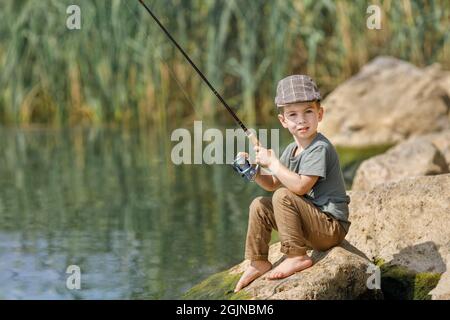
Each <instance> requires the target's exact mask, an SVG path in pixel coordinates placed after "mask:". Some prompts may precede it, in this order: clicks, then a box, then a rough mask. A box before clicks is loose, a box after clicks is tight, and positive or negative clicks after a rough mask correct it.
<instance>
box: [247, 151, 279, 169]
mask: <svg viewBox="0 0 450 320" xmlns="http://www.w3.org/2000/svg"><path fill="white" fill-rule="evenodd" d="M253 150H255V152H256V157H255V162H256V163H257V164H259V165H261V166H263V167H266V168H269V169H271V168H273V167H276V166H277V163H278V158H277V156H276V155H275V151H273V150H272V149H266V148H263V147H261V146H255V147H254V148H253Z"/></svg>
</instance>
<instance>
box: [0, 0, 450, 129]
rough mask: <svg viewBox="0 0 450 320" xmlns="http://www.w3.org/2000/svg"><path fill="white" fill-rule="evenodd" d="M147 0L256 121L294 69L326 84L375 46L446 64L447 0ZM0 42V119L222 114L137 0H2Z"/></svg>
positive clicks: (120, 120) (129, 120) (122, 119)
mask: <svg viewBox="0 0 450 320" xmlns="http://www.w3.org/2000/svg"><path fill="white" fill-rule="evenodd" d="M147 3H148V4H149V5H150V7H151V8H152V9H153V10H154V12H155V13H156V15H157V16H158V17H159V18H160V19H161V20H162V22H163V24H165V26H166V27H167V29H169V30H170V32H171V33H172V34H173V36H174V37H175V38H176V39H177V40H178V41H179V43H180V45H181V46H182V47H183V48H185V51H187V52H188V54H189V55H190V56H191V58H192V60H193V61H194V62H195V63H196V64H197V65H198V66H199V67H200V69H201V70H203V71H204V73H205V75H206V76H207V77H208V79H209V80H210V82H211V83H212V84H213V85H214V86H215V87H216V89H217V90H218V91H219V92H220V93H222V95H223V96H224V97H225V98H226V100H227V101H228V102H229V103H230V104H231V105H232V106H233V107H234V108H235V109H236V110H237V111H238V113H239V115H240V116H242V117H243V119H244V121H248V122H249V123H252V124H253V123H255V122H259V121H262V120H266V119H267V118H268V117H269V116H270V115H271V114H272V113H273V102H272V101H273V96H274V91H275V86H276V83H277V81H278V80H279V79H281V78H282V77H284V76H286V75H288V74H292V73H295V72H301V73H308V74H310V75H311V76H312V77H313V78H315V79H316V80H317V82H318V84H319V86H320V87H321V89H322V91H323V92H324V93H327V92H329V91H331V90H332V89H333V88H335V87H336V86H337V85H338V84H339V83H341V82H342V81H344V80H345V79H347V78H348V77H350V76H351V75H352V74H354V73H355V72H357V71H358V70H359V68H360V67H361V66H362V65H363V64H365V63H366V62H367V61H369V60H370V59H372V58H373V57H375V56H377V55H380V54H384V55H386V54H387V55H393V56H396V57H399V58H402V59H405V60H408V61H411V62H413V63H414V64H417V65H419V66H424V65H428V64H431V63H434V62H439V63H441V64H442V65H443V66H444V67H445V68H450V31H449V30H450V23H449V21H450V2H448V1H446V0H434V1H424V0H411V1H408V0H403V1H391V0H386V1H365V0H356V1H344V0H337V1H330V0H315V1H314V0H303V1H300V0H297V1H294V0H292V1H283V0H272V1H265V0H245V1H237V0H229V1H225V0H192V1H181V0H167V1H162V0H148V1H147ZM70 4H77V5H79V6H80V8H81V19H82V29H81V30H74V31H70V30H68V29H67V28H66V19H67V17H68V15H67V14H66V8H67V7H68V6H69V5H70ZM370 4H378V5H379V6H380V7H381V9H382V30H369V29H367V28H366V19H367V17H368V15H367V14H366V9H367V7H368V5H370ZM0 39H1V41H0V69H1V77H0V85H1V91H0V123H3V124H13V125H29V124H36V123H39V124H44V125H51V126H65V125H76V124H80V123H87V124H88V125H98V124H113V125H122V126H147V125H152V124H158V125H159V126H161V127H162V128H163V127H165V126H166V125H167V123H170V124H174V123H177V122H178V121H183V120H186V119H188V120H189V119H192V117H194V116H195V117H201V118H203V117H207V118H210V119H214V118H216V119H229V118H227V117H223V116H222V115H223V112H224V111H223V108H221V107H220V106H219V102H218V101H217V100H216V98H215V97H214V95H213V94H212V93H211V92H210V91H209V89H208V88H207V87H206V86H205V85H204V84H203V83H202V81H201V79H200V78H199V77H198V76H197V74H196V73H195V72H194V70H192V69H191V68H190V66H189V65H188V64H187V62H186V61H185V59H184V57H183V56H182V55H181V54H179V53H178V52H177V51H176V49H175V48H174V47H173V46H172V44H171V43H170V42H169V41H168V40H167V39H166V38H165V35H164V34H163V33H162V32H161V31H160V30H159V28H158V26H157V25H156V24H155V23H154V22H153V20H152V19H151V17H150V16H148V14H147V13H146V12H145V11H144V10H143V8H142V7H141V6H140V5H139V3H138V1H132V0H96V1H88V0H70V1H69V0H42V1H31V0H3V1H1V2H0ZM169 120H170V121H169Z"/></svg>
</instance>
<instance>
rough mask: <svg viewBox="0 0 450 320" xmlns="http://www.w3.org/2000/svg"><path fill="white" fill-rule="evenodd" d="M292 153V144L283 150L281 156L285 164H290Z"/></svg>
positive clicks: (281, 160)
mask: <svg viewBox="0 0 450 320" xmlns="http://www.w3.org/2000/svg"><path fill="white" fill-rule="evenodd" d="M290 154H291V148H290V145H288V146H287V147H286V148H285V149H284V151H283V153H282V154H281V156H280V162H281V163H282V164H283V165H284V166H286V167H287V166H288V164H289V156H290Z"/></svg>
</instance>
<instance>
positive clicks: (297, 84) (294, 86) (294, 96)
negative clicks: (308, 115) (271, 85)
mask: <svg viewBox="0 0 450 320" xmlns="http://www.w3.org/2000/svg"><path fill="white" fill-rule="evenodd" d="M321 99H322V98H321V96H320V92H319V89H318V88H317V85H316V84H315V83H314V81H313V79H311V77H309V76H306V75H292V76H289V77H286V78H284V79H282V80H280V82H278V86H277V96H276V97H275V104H276V105H277V107H282V106H284V105H287V104H290V103H296V102H307V101H315V100H319V101H320V100H321Z"/></svg>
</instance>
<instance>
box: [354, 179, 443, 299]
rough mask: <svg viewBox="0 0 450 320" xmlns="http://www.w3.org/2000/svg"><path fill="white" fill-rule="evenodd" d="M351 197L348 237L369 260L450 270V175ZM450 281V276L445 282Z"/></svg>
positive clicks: (420, 269) (425, 269) (421, 269)
mask: <svg viewBox="0 0 450 320" xmlns="http://www.w3.org/2000/svg"><path fill="white" fill-rule="evenodd" d="M350 197H351V202H350V221H351V222H352V225H351V227H350V230H349V233H348V235H347V237H346V239H347V240H348V241H349V242H350V243H351V244H352V245H354V246H356V247H357V248H358V249H359V250H361V251H362V252H364V253H365V254H366V255H367V257H368V258H369V259H375V258H378V259H380V258H381V259H383V260H384V261H386V262H389V263H391V264H394V265H400V266H404V267H406V268H408V269H409V270H414V271H415V272H432V273H444V272H446V271H447V267H446V265H447V264H448V263H449V261H447V259H448V258H449V257H450V232H449V230H450V174H442V175H437V176H423V177H415V178H407V179H404V180H401V181H398V182H391V183H386V184H382V185H378V186H376V187H374V188H373V189H371V190H370V191H369V192H365V191H351V192H350ZM447 272H448V271H447ZM447 278H448V275H445V274H444V275H443V277H442V279H441V282H442V281H445V279H447ZM438 286H441V287H445V286H444V285H443V284H441V283H439V285H438ZM446 288H449V286H448V285H447V286H446ZM442 290H443V289H442ZM442 290H441V291H439V292H440V293H439V294H440V295H441V296H443V293H442ZM448 293H449V292H448V291H447V294H448Z"/></svg>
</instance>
